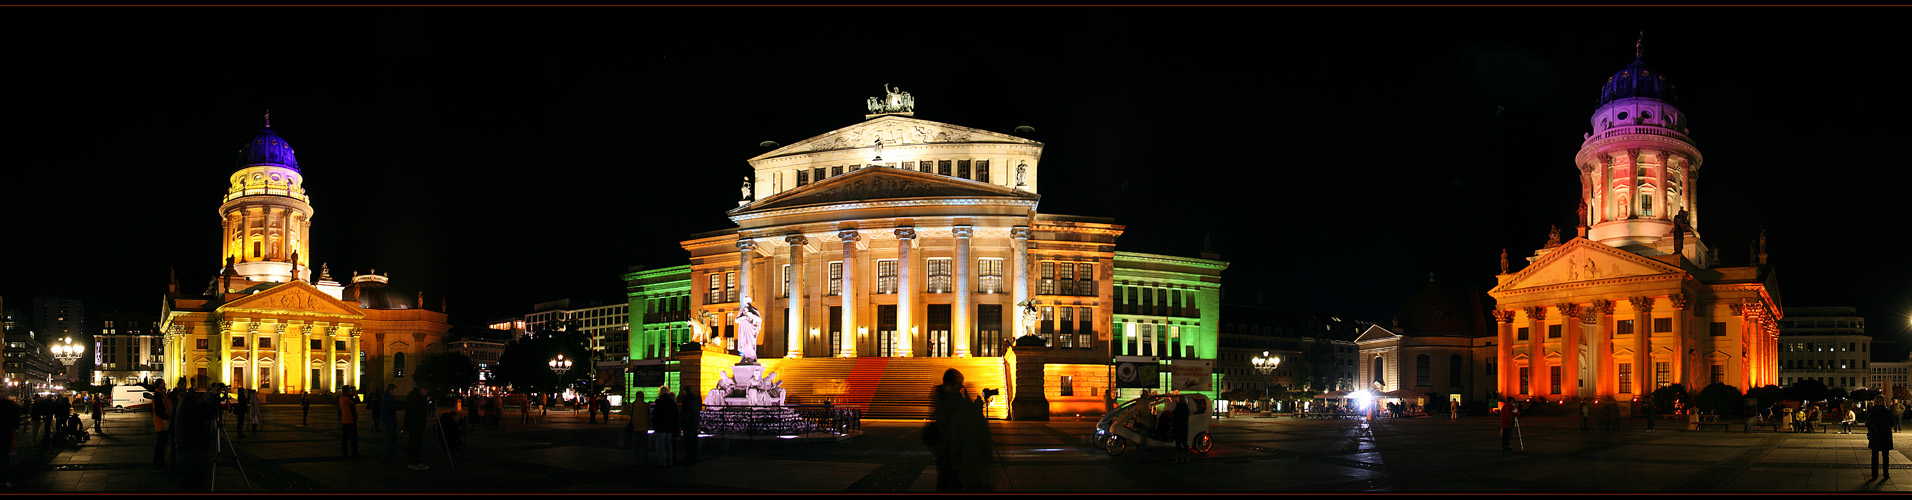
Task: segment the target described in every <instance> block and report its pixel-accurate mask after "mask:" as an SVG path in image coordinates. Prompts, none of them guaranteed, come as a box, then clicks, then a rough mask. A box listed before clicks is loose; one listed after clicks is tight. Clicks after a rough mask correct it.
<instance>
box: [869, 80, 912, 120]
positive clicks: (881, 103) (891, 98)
mask: <svg viewBox="0 0 1912 500" xmlns="http://www.w3.org/2000/svg"><path fill="white" fill-rule="evenodd" d="M883 93H884V94H885V95H884V96H883V97H880V98H878V97H871V98H869V99H868V100H866V101H865V102H864V104H865V105H866V106H867V107H868V108H869V110H870V114H878V113H908V112H912V111H916V98H915V97H912V96H910V93H909V92H904V91H903V89H898V88H891V87H890V84H887V83H885V84H883Z"/></svg>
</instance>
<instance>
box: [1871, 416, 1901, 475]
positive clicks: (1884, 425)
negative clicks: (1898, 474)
mask: <svg viewBox="0 0 1912 500" xmlns="http://www.w3.org/2000/svg"><path fill="white" fill-rule="evenodd" d="M1898 425H1899V416H1898V415H1897V414H1894V413H1892V408H1891V407H1888V406H1886V405H1885V396H1878V397H1874V398H1872V407H1871V408H1867V409H1866V448H1867V449H1870V450H1872V453H1869V454H1868V455H1871V456H1872V479H1879V469H1880V465H1881V464H1883V465H1884V466H1885V479H1892V460H1891V459H1890V458H1889V457H1890V455H1891V453H1892V429H1893V428H1896V427H1898Z"/></svg>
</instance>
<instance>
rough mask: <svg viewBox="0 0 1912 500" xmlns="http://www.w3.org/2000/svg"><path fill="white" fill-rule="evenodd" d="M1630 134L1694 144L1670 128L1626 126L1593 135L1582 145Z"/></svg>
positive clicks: (1691, 140)
mask: <svg viewBox="0 0 1912 500" xmlns="http://www.w3.org/2000/svg"><path fill="white" fill-rule="evenodd" d="M1628 134H1647V135H1657V136H1663V137H1672V138H1674V139H1679V140H1680V142H1684V143H1687V144H1689V145H1691V144H1693V138H1691V137H1687V136H1686V134H1682V133H1679V132H1678V131H1675V130H1673V129H1670V128H1665V127H1658V126H1652V125H1626V126H1620V127H1613V128H1610V129H1607V130H1606V131H1605V132H1601V133H1598V134H1593V135H1592V136H1589V137H1587V140H1585V141H1582V142H1581V144H1583V145H1584V144H1586V143H1590V142H1593V141H1598V140H1602V139H1611V138H1614V137H1619V136H1622V135H1628Z"/></svg>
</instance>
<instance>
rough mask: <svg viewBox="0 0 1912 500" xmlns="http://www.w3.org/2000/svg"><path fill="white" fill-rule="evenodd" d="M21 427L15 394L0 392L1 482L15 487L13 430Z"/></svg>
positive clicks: (8, 487) (18, 406) (6, 485)
mask: <svg viewBox="0 0 1912 500" xmlns="http://www.w3.org/2000/svg"><path fill="white" fill-rule="evenodd" d="M19 428H20V405H17V404H14V403H13V395H12V394H5V393H0V484H4V487H5V488H7V489H13V471H12V467H11V464H12V463H13V457H11V456H10V455H12V452H13V432H14V430H16V429H19Z"/></svg>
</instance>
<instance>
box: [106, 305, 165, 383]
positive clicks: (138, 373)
mask: <svg viewBox="0 0 1912 500" xmlns="http://www.w3.org/2000/svg"><path fill="white" fill-rule="evenodd" d="M92 349H93V354H94V363H95V364H94V366H95V369H94V370H93V384H95V385H101V384H115V385H125V384H140V383H146V382H150V381H156V380H158V379H159V378H160V377H161V376H162V375H163V372H164V371H165V367H164V365H162V363H163V362H164V354H165V353H164V352H163V351H164V349H165V340H164V338H163V337H162V336H161V334H160V331H159V319H158V318H155V317H151V316H144V315H139V314H126V313H109V314H105V315H102V317H101V321H100V329H99V334H98V335H94V336H93V346H92Z"/></svg>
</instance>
